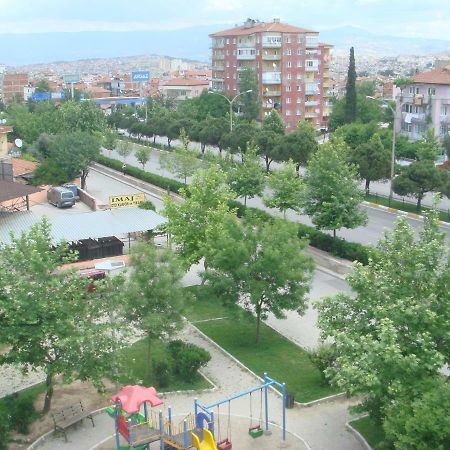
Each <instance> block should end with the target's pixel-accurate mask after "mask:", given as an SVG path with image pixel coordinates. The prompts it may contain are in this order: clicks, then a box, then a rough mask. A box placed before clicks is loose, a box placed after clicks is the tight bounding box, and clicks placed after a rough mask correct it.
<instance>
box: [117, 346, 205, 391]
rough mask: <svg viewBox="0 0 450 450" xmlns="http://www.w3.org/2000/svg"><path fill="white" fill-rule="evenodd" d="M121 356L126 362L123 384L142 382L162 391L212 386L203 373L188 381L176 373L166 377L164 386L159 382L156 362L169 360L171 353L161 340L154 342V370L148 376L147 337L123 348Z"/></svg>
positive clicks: (121, 380) (121, 377) (120, 379)
mask: <svg viewBox="0 0 450 450" xmlns="http://www.w3.org/2000/svg"><path fill="white" fill-rule="evenodd" d="M120 357H121V358H123V363H124V364H125V373H123V374H121V375H120V378H119V381H120V382H121V383H123V384H142V385H144V386H155V387H156V388H157V389H158V391H160V392H167V391H181V390H187V389H208V388H211V387H212V386H211V385H210V383H208V381H206V380H205V379H204V378H203V377H202V376H201V375H198V376H197V378H196V379H195V380H194V381H192V382H188V381H186V380H183V379H180V378H179V377H176V376H175V375H172V376H170V377H168V379H166V383H164V384H165V385H164V386H161V383H158V379H157V377H156V376H155V373H154V369H155V363H157V362H159V361H163V360H168V358H169V355H168V352H167V350H166V344H165V343H163V342H160V341H156V342H154V343H153V344H152V359H153V361H154V363H153V364H152V369H153V370H152V371H150V374H149V375H148V376H146V373H145V368H146V364H147V342H146V340H145V339H143V340H141V341H137V342H135V343H134V344H132V345H131V346H130V347H127V348H126V349H124V350H122V352H121V355H120Z"/></svg>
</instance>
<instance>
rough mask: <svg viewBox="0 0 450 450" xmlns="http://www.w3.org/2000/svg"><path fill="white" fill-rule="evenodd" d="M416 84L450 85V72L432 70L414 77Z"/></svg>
mask: <svg viewBox="0 0 450 450" xmlns="http://www.w3.org/2000/svg"><path fill="white" fill-rule="evenodd" d="M413 80H414V82H415V83H429V84H450V70H446V69H442V70H431V71H429V72H422V73H418V74H417V75H414V77H413Z"/></svg>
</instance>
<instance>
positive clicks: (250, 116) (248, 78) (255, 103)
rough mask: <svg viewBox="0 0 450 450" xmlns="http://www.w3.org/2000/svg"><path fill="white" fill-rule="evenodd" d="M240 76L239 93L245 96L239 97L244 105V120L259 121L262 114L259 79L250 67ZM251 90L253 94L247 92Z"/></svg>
mask: <svg viewBox="0 0 450 450" xmlns="http://www.w3.org/2000/svg"><path fill="white" fill-rule="evenodd" d="M240 75H241V76H240V82H239V92H241V93H243V94H242V95H241V96H240V97H239V102H240V104H242V113H243V116H244V119H246V120H257V119H258V118H259V113H260V101H259V87H258V77H257V76H256V72H255V70H253V69H252V68H250V67H249V68H246V69H244V70H243V71H242V72H240ZM250 90H251V91H252V92H247V91H250ZM217 97H218V96H217Z"/></svg>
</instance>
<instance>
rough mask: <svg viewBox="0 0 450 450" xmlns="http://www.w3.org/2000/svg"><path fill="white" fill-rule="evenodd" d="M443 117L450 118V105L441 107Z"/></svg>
mask: <svg viewBox="0 0 450 450" xmlns="http://www.w3.org/2000/svg"><path fill="white" fill-rule="evenodd" d="M441 116H450V105H442V106H441Z"/></svg>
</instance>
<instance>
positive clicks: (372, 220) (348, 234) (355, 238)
mask: <svg viewBox="0 0 450 450" xmlns="http://www.w3.org/2000/svg"><path fill="white" fill-rule="evenodd" d="M104 153H105V155H106V156H112V157H113V158H118V155H117V153H115V152H109V151H105V152H104ZM159 156H160V150H155V149H154V150H153V151H152V153H151V158H150V161H149V162H148V163H147V164H146V166H145V169H146V170H148V171H150V172H154V173H158V174H160V175H163V176H165V177H168V178H172V179H177V178H176V177H175V176H174V175H172V174H171V173H170V172H168V171H166V170H162V169H161V167H160V165H159ZM126 164H129V165H133V166H137V167H140V168H142V165H141V164H139V162H138V161H137V160H136V158H135V156H134V154H131V155H130V156H128V157H127V159H126ZM179 181H181V180H179ZM188 181H189V180H188ZM88 183H89V181H88ZM88 188H89V187H88ZM247 204H248V205H249V206H254V207H257V208H262V209H265V210H268V208H266V207H265V206H264V205H263V203H262V201H261V199H259V198H254V199H249V200H248V202H247ZM362 207H363V208H364V209H365V210H366V211H367V214H368V217H369V220H368V223H367V225H366V226H364V227H358V228H355V229H353V230H347V229H341V230H338V232H337V235H338V236H339V237H342V238H345V239H347V240H349V241H352V242H359V243H361V244H366V245H367V244H375V243H376V242H377V241H378V240H379V239H381V238H382V237H383V234H384V231H385V230H392V229H393V227H394V224H395V221H396V219H397V217H398V216H397V214H395V213H391V212H388V211H385V210H382V209H378V208H373V207H370V206H362ZM271 212H273V214H279V212H278V211H276V210H271ZM287 218H288V219H290V220H292V221H296V222H301V223H304V224H306V225H311V220H310V219H309V217H308V216H305V215H300V214H296V213H294V212H292V211H289V212H288V213H287ZM406 220H407V222H408V223H409V224H411V226H412V227H413V228H414V229H415V231H416V233H418V232H419V230H420V229H421V228H422V221H421V220H418V219H413V218H407V219H406ZM441 228H442V231H443V232H444V233H445V234H446V238H447V240H449V241H450V227H449V226H442V227H441ZM330 234H331V232H330Z"/></svg>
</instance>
